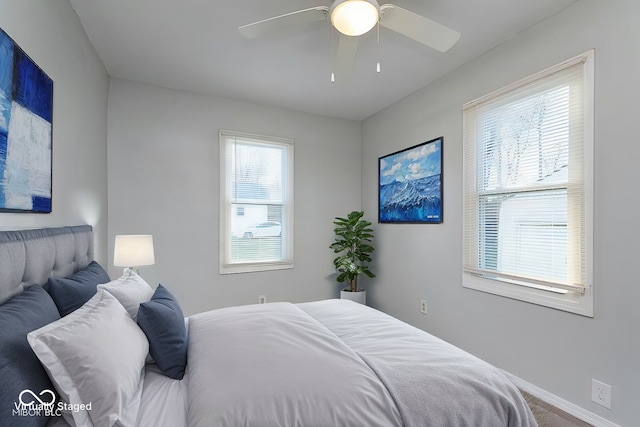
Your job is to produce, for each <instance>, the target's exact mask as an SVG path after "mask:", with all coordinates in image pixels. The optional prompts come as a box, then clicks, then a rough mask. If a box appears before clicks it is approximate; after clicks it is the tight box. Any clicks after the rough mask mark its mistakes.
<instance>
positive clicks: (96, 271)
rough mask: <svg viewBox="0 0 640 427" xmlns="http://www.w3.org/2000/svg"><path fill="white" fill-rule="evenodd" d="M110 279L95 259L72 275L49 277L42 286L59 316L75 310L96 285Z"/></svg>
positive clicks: (95, 288) (91, 293)
mask: <svg viewBox="0 0 640 427" xmlns="http://www.w3.org/2000/svg"><path fill="white" fill-rule="evenodd" d="M110 281H111V279H110V278H109V275H108V274H107V272H106V271H104V269H103V268H102V267H101V266H100V264H98V263H97V262H95V261H91V263H90V264H89V265H88V266H87V267H86V268H85V269H84V270H80V271H78V272H77V273H75V274H74V275H72V276H69V277H67V278H64V279H58V278H51V279H49V281H48V282H47V284H46V285H44V288H45V289H46V291H47V292H49V295H51V298H53V302H55V304H56V307H58V311H59V312H60V315H61V316H66V315H67V314H69V313H71V312H72V311H75V310H76V309H78V308H80V307H82V306H83V305H84V303H85V302H87V301H89V300H90V299H91V297H92V296H94V295H95V294H96V292H97V288H98V285H100V284H102V283H108V282H110Z"/></svg>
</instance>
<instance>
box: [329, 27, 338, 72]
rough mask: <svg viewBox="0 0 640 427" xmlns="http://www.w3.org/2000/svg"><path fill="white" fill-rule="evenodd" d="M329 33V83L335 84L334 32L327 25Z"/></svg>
mask: <svg viewBox="0 0 640 427" xmlns="http://www.w3.org/2000/svg"><path fill="white" fill-rule="evenodd" d="M329 31H330V32H331V49H330V54H329V60H330V61H331V83H335V82H336V73H335V68H336V60H335V57H336V49H337V48H336V46H335V41H334V39H335V36H334V33H335V31H334V30H333V25H329Z"/></svg>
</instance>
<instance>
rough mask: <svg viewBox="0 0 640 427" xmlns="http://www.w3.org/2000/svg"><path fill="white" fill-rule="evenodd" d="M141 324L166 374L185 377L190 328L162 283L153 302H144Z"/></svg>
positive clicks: (153, 354) (155, 356) (155, 357)
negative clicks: (188, 329)
mask: <svg viewBox="0 0 640 427" xmlns="http://www.w3.org/2000/svg"><path fill="white" fill-rule="evenodd" d="M137 321H138V325H140V328H141V329H142V330H143V331H144V333H145V335H146V336H147V339H148V340H149V353H151V357H153V360H154V361H155V362H156V365H158V368H160V371H162V373H163V374H165V375H166V376H168V377H169V378H173V379H176V380H181V379H182V377H184V370H185V368H186V366H187V344H188V339H187V329H186V328H185V326H184V315H183V314H182V309H181V308H180V305H179V304H178V301H176V299H175V297H174V296H173V295H171V293H170V292H169V291H168V290H167V288H165V287H164V286H162V285H158V288H157V289H156V291H155V292H154V293H153V296H152V297H151V301H149V302H143V303H142V304H140V310H138V319H137Z"/></svg>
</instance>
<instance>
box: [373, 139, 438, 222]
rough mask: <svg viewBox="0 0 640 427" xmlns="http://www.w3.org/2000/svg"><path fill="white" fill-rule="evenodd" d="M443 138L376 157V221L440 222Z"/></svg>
mask: <svg viewBox="0 0 640 427" xmlns="http://www.w3.org/2000/svg"><path fill="white" fill-rule="evenodd" d="M443 143H444V137H440V138H436V139H433V140H431V141H427V142H424V143H422V144H418V145H415V146H413V147H410V148H407V149H404V150H402V151H398V152H396V153H393V154H389V155H387V156H384V157H380V158H379V159H378V182H379V184H378V221H379V222H382V223H385V222H386V223H432V224H439V223H441V222H442V144H443Z"/></svg>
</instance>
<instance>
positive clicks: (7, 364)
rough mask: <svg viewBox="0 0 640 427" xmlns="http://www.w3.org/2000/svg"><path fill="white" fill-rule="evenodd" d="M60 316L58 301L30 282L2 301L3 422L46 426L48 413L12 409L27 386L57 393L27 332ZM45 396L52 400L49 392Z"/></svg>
mask: <svg viewBox="0 0 640 427" xmlns="http://www.w3.org/2000/svg"><path fill="white" fill-rule="evenodd" d="M58 319H60V314H59V313H58V309H57V308H56V305H55V304H54V303H53V300H52V299H51V297H50V296H49V294H47V292H46V291H45V290H44V289H42V287H41V286H38V285H34V286H29V287H28V288H27V289H25V291H24V292H22V293H21V294H19V295H16V296H15V297H13V298H12V299H10V300H9V301H7V302H6V303H4V304H3V305H0V384H1V385H0V387H1V388H2V392H0V425H2V426H18V425H19V426H44V425H45V424H46V423H47V421H48V418H47V417H45V416H39V417H38V416H17V415H16V416H13V412H12V411H13V410H15V404H19V402H20V400H19V396H20V393H21V392H22V391H23V390H27V389H28V390H31V391H32V392H33V393H34V394H36V395H39V394H40V393H42V391H44V390H51V391H52V392H54V393H55V388H53V384H51V380H49V377H48V376H47V372H46V371H45V370H44V368H43V367H42V365H41V364H40V361H39V360H38V357H37V356H36V355H35V353H34V352H33V350H31V346H29V342H28V341H27V334H28V333H29V332H31V331H35V330H36V329H39V328H41V327H42V326H44V325H47V324H49V323H51V322H55V321H56V320H58ZM25 396H26V395H25ZM44 396H46V397H47V402H48V400H49V397H48V394H45V395H44ZM24 399H25V402H27V400H26V398H24ZM56 402H57V398H56Z"/></svg>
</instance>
